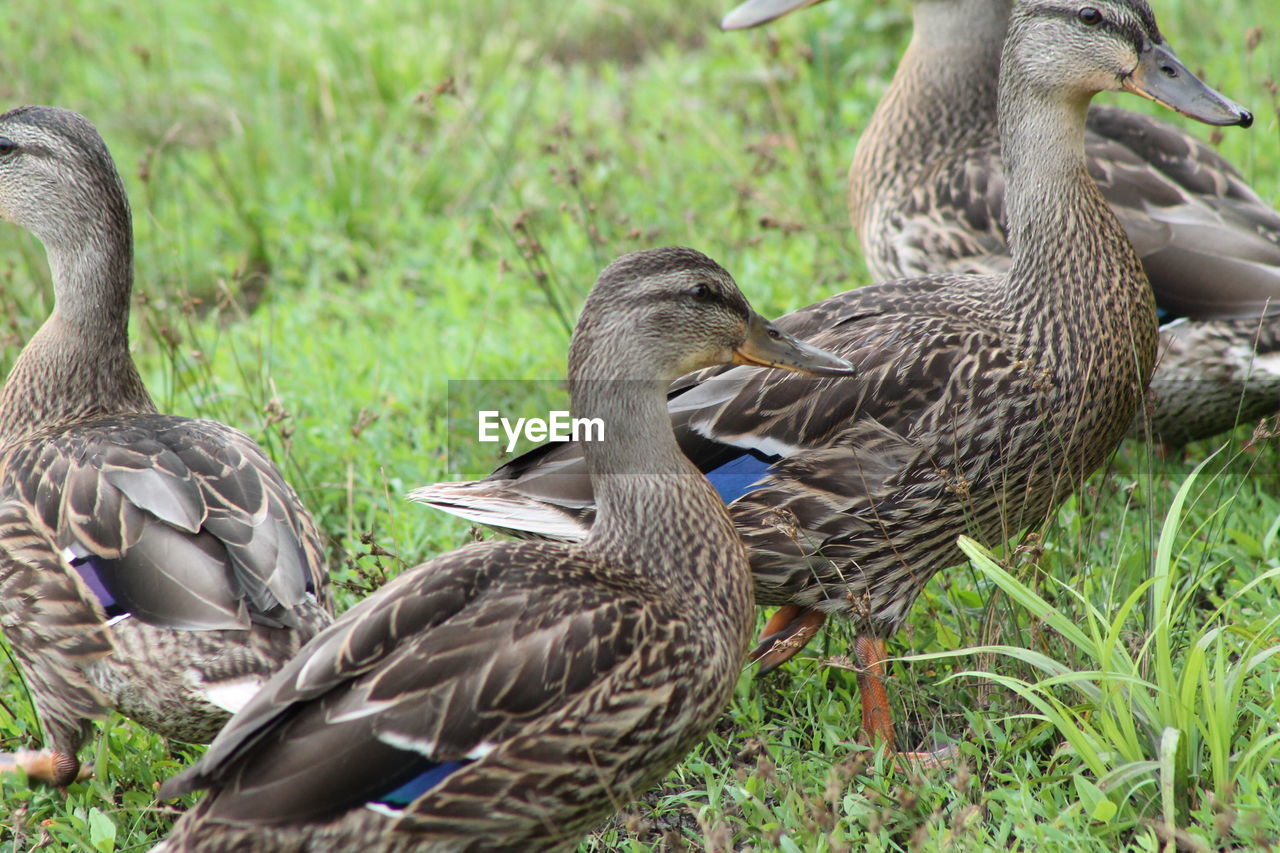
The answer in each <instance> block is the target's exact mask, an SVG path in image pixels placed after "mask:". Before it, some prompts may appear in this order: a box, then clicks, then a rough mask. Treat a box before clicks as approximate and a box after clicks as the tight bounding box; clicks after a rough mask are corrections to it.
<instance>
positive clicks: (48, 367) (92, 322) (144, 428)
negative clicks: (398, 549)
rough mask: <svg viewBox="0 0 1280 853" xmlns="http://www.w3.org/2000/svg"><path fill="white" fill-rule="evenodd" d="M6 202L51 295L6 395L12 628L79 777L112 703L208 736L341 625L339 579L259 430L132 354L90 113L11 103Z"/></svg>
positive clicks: (127, 255) (123, 270)
mask: <svg viewBox="0 0 1280 853" xmlns="http://www.w3.org/2000/svg"><path fill="white" fill-rule="evenodd" d="M35 187H38V188H39V191H36V190H34V189H33V188H35ZM0 213H3V215H4V218H6V219H8V220H10V221H13V222H15V223H17V224H20V225H23V226H25V227H27V228H28V229H30V230H32V231H33V232H34V233H35V234H36V236H37V237H39V238H40V239H41V241H42V242H43V243H44V245H45V248H46V250H47V252H48V255H49V260H50V266H51V268H52V271H53V278H54V289H55V308H54V311H53V313H52V314H51V316H50V317H49V318H48V320H47V321H46V322H45V323H44V325H43V326H42V327H41V328H40V330H39V331H38V332H37V333H36V335H35V336H34V337H33V338H32V340H31V341H30V342H29V343H28V344H27V346H26V347H25V348H24V349H23V351H22V353H21V354H20V355H19V357H18V359H17V361H16V362H15V364H14V365H13V368H12V370H11V371H10V374H9V377H8V379H7V380H6V382H5V385H4V388H3V390H2V391H0V627H3V629H4V633H5V636H6V638H7V639H8V641H9V644H10V646H11V647H12V649H13V651H14V654H15V657H16V658H17V659H18V661H19V663H20V665H21V669H22V672H23V675H24V676H25V678H26V680H27V683H28V685H29V687H30V690H31V694H32V697H33V698H34V700H35V704H36V710H37V713H38V715H39V717H40V720H41V723H42V725H43V727H44V730H45V737H46V741H47V743H48V745H49V746H51V747H52V749H53V751H54V755H55V760H54V766H55V768H57V769H56V771H55V774H54V777H53V778H51V779H48V780H47V781H52V782H55V783H58V784H65V783H66V782H68V781H71V780H72V779H74V778H75V776H76V773H77V771H78V761H77V760H76V758H75V754H76V751H77V750H78V749H79V748H80V746H81V745H82V744H83V742H84V739H85V737H86V736H87V734H88V732H89V731H90V728H91V725H90V723H91V721H92V720H95V719H100V718H102V717H103V716H104V715H105V714H106V713H107V712H108V711H110V710H117V711H119V712H121V713H123V714H125V715H126V716H130V717H132V718H133V719H135V720H137V721H138V722H140V723H142V724H143V725H146V726H148V727H150V728H152V729H154V730H156V731H158V732H161V733H162V734H165V735H168V736H170V737H174V738H177V739H180V740H189V741H201V742H207V741H208V740H210V739H211V738H212V737H213V735H214V734H215V733H216V732H217V731H218V729H219V728H220V727H221V726H222V724H223V723H225V722H226V720H227V719H228V718H229V717H230V715H231V711H232V710H234V709H236V708H239V707H241V706H242V705H243V704H244V703H245V702H247V701H248V698H249V697H250V696H251V695H252V693H253V692H254V691H255V690H256V687H257V686H260V684H261V683H262V682H263V681H264V680H265V679H266V677H267V676H268V675H270V674H271V673H272V672H274V671H275V670H276V669H278V668H279V666H280V665H281V664H282V663H284V661H285V660H287V659H288V658H289V657H291V656H292V655H293V654H294V653H295V652H296V651H297V650H298V649H299V648H300V647H301V646H302V644H303V643H305V642H306V641H307V640H308V639H310V638H311V636H312V635H314V634H315V633H316V631H318V630H319V629H320V628H321V627H323V626H324V625H326V624H328V622H329V621H330V619H331V617H330V603H329V599H328V590H327V574H326V572H325V568H324V557H323V549H322V546H321V543H320V540H319V536H318V534H317V531H316V528H315V524H314V522H313V521H312V520H311V518H310V516H309V515H308V514H307V512H306V510H305V509H304V508H303V506H302V504H301V503H300V501H299V500H298V497H297V495H296V494H295V493H294V491H293V490H292V489H291V488H290V487H289V485H288V484H287V483H286V482H285V481H284V479H283V478H282V477H281V476H280V473H279V471H278V470H277V469H276V468H275V466H274V465H273V464H272V463H271V461H270V460H269V459H268V458H267V457H266V455H265V454H264V453H263V452H262V450H261V448H259V447H258V446H257V444H256V443H255V442H254V441H253V440H252V439H250V438H249V437H248V436H246V435H244V434H243V433H241V432H239V431H237V430H234V429H232V428H230V427H228V426H225V425H224V424H220V423H217V422H214V421H208V420H198V419H190V418H181V417H176V416H171V415H164V414H160V413H159V412H157V411H156V408H155V405H154V403H153V402H152V400H151V397H150V396H149V395H148V393H147V391H146V388H145V387H144V386H143V383H142V380H141V378H140V376H139V375H138V372H137V369H136V367H135V366H134V363H133V360H132V357H131V356H130V354H129V349H128V332H127V327H128V311H129V293H130V289H131V285H132V273H133V269H132V260H133V259H132V228H131V222H130V218H129V208H128V202H127V199H126V198H125V195H124V188H123V185H122V184H121V182H120V179H119V176H118V174H117V173H116V170H115V166H114V164H113V163H112V161H111V157H110V154H109V153H108V152H107V150H106V146H105V145H104V144H103V143H102V140H101V138H100V137H99V136H98V134H97V132H96V130H95V129H94V128H93V126H92V125H91V124H90V123H89V122H88V121H87V120H85V119H84V118H83V117H81V116H78V115H76V114H75V113H71V112H68V111H66V110H59V109H56V108H52V107H24V108H20V109H17V110H12V111H10V112H8V113H6V114H4V115H3V116H0Z"/></svg>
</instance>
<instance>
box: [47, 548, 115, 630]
mask: <svg viewBox="0 0 1280 853" xmlns="http://www.w3.org/2000/svg"><path fill="white" fill-rule="evenodd" d="M62 556H63V557H65V558H66V560H67V562H68V563H69V564H70V565H71V568H73V569H75V570H76V574H78V575H80V579H81V580H83V581H84V582H85V584H86V585H87V586H88V587H89V589H90V590H92V591H93V594H94V597H96V598H97V599H98V603H99V604H101V605H102V609H103V610H105V611H106V613H107V617H108V618H114V617H116V616H123V615H125V614H126V613H128V612H129V611H127V610H125V608H124V606H123V605H121V604H120V601H119V600H118V599H117V597H116V595H115V593H114V592H112V591H111V580H112V578H111V568H110V566H109V565H108V563H107V561H105V560H103V559H102V558H100V557H99V556H98V555H97V554H85V555H84V556H77V555H76V553H75V551H74V550H72V549H71V548H67V549H65V550H64V551H63V552H62Z"/></svg>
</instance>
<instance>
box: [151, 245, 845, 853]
mask: <svg viewBox="0 0 1280 853" xmlns="http://www.w3.org/2000/svg"><path fill="white" fill-rule="evenodd" d="M731 362H737V363H740V364H741V363H746V364H767V365H773V366H776V367H785V368H788V369H790V370H799V371H802V372H809V373H815V374H819V375H847V374H849V373H851V372H852V368H851V367H850V366H849V364H848V362H845V361H843V360H841V359H837V358H835V357H834V356H830V355H828V354H826V353H824V352H822V351H820V350H818V349H815V348H813V347H811V346H808V345H806V344H802V343H800V342H798V341H794V340H793V339H791V338H789V337H788V336H786V335H783V334H782V333H780V332H778V331H777V330H776V329H774V328H773V327H771V326H770V325H768V324H767V323H766V322H765V321H764V320H762V319H761V318H760V317H759V315H757V314H755V313H753V312H752V311H751V309H750V307H749V306H748V305H747V302H746V300H745V299H744V298H743V296H742V294H741V293H740V292H739V291H738V288H737V286H736V285H735V284H734V282H733V279H732V278H730V276H729V274H728V273H726V272H725V271H724V270H723V269H722V268H721V267H720V266H719V265H718V264H716V263H715V262H714V261H712V260H711V259H710V258H707V257H706V256H705V255H702V254H699V253H698V252H695V251H693V250H691V249H656V250H650V251H645V252H636V253H633V254H630V255H626V256H624V257H622V258H620V259H619V260H617V261H615V262H614V263H613V264H611V265H610V266H609V267H608V269H606V270H605V271H604V272H603V273H602V274H601V276H600V279H599V281H598V282H597V283H596V286H595V287H594V288H593V289H592V291H591V294H590V295H589V296H588V297H587V301H586V304H585V305H584V306H583V309H582V316H581V317H580V318H579V319H578V324H577V328H576V329H575V331H574V334H573V341H572V343H571V345H570V349H569V391H570V397H571V401H572V408H573V411H574V414H575V415H576V416H577V417H582V418H599V419H600V420H601V421H602V422H603V424H604V435H603V440H600V441H592V442H587V443H585V445H584V447H583V450H584V464H585V465H586V471H587V477H588V478H589V480H590V482H591V484H592V485H593V487H594V489H595V494H596V495H597V496H598V498H599V504H598V506H599V511H598V514H597V519H596V523H595V525H594V526H593V527H592V529H591V532H590V533H589V534H588V535H587V537H586V538H585V540H584V541H583V542H581V543H580V544H578V543H575V544H565V543H560V542H521V543H510V542H482V543H478V544H474V545H471V546H469V547H466V548H462V549H460V550H457V551H454V552H452V553H450V554H445V555H443V556H440V557H437V558H435V559H433V560H431V561H430V562H427V563H424V564H422V565H421V566H418V567H417V568H415V569H410V570H409V571H407V572H405V573H404V574H403V575H401V576H400V577H398V578H396V579H395V580H394V581H392V582H391V583H390V584H388V585H387V586H386V587H384V588H383V589H381V590H379V591H378V592H376V593H375V594H373V595H372V596H370V597H369V598H368V599H366V600H364V601H362V602H361V603H360V604H359V605H357V606H356V607H355V608H353V609H352V610H351V611H349V612H348V613H346V614H344V615H343V616H342V617H341V618H339V619H338V620H337V622H335V623H334V625H333V626H332V627H331V628H329V629H328V630H327V631H325V632H324V633H323V634H321V635H320V636H319V637H317V638H316V639H315V640H313V641H312V642H311V644H310V645H308V646H307V647H306V648H304V649H303V650H302V651H301V652H300V653H299V655H298V656H297V657H296V658H295V659H294V660H293V661H292V662H291V663H290V664H289V665H288V666H287V667H285V669H284V670H282V671H281V672H280V674H279V675H277V676H276V677H275V679H273V680H272V681H271V682H270V683H269V684H267V686H266V687H265V688H263V690H262V692H261V693H260V694H259V695H258V696H257V698H255V699H254V700H253V701H252V702H251V703H250V705H249V706H248V707H247V708H245V710H244V711H242V712H241V713H240V714H238V715H237V716H236V717H235V718H234V719H233V720H232V721H231V723H230V724H228V726H227V728H226V729H225V730H224V731H223V733H222V734H221V735H219V736H218V739H217V740H215V741H214V743H213V746H211V747H210V748H209V752H208V753H207V754H206V755H205V757H204V758H203V759H202V760H201V761H200V762H199V763H197V764H196V765H195V766H194V767H193V768H191V769H190V770H188V771H186V772H185V773H183V774H181V775H180V776H177V777H175V778H174V779H172V780H170V782H168V783H167V784H166V785H165V787H164V788H163V790H162V792H161V794H162V796H169V795H172V794H175V793H180V792H183V791H189V790H193V789H198V788H210V789H212V792H211V793H210V794H209V795H208V796H207V797H206V798H205V799H204V800H202V801H201V802H200V803H199V804H198V805H197V806H196V807H195V809H194V810H193V811H192V812H191V813H190V814H188V815H187V816H186V817H184V818H183V819H182V821H181V822H180V823H179V824H178V826H177V827H176V828H175V830H174V833H173V836H172V837H171V839H170V840H169V841H168V842H167V843H166V844H165V845H164V846H163V847H162V848H160V849H163V850H167V851H197V850H199V851H228V853H230V851H237V853H238V851H244V850H273V851H329V850H361V851H409V850H414V851H446V850H447V851H463V850H468V851H476V850H485V851H490V853H494V851H511V853H535V851H547V850H570V849H572V848H574V847H575V846H576V845H577V843H578V840H579V839H580V837H581V836H582V834H583V833H585V832H587V831H588V830H590V829H591V828H592V827H593V826H594V825H595V824H596V823H598V822H599V821H601V820H602V819H604V818H605V817H606V816H608V815H609V814H611V813H612V812H613V811H614V810H615V809H617V808H618V806H619V805H621V804H623V803H626V802H628V801H629V800H631V799H633V798H634V797H635V796H636V795H638V794H640V793H641V792H643V791H644V790H645V789H646V788H648V787H649V786H650V785H652V784H654V783H655V782H657V781H658V779H660V778H661V777H662V776H663V775H664V774H665V773H666V772H667V771H668V770H670V769H671V767H672V766H673V765H674V764H675V763H676V762H677V761H679V760H680V758H681V757H682V756H683V755H684V754H685V752H687V751H688V750H689V748H690V747H691V746H693V744H694V743H695V742H697V741H698V740H699V739H700V738H701V737H702V736H703V735H704V734H706V732H707V730H708V729H709V728H710V727H711V725H712V723H713V722H714V721H715V719H716V718H717V717H718V716H719V715H720V712H721V711H722V710H723V709H724V706H725V705H726V703H727V702H728V701H729V697H730V695H731V693H732V690H733V686H734V684H735V682H736V681H737V676H738V672H739V670H740V668H741V661H742V655H743V653H744V652H745V651H746V646H747V641H748V638H749V635H750V630H751V623H752V621H753V608H752V606H751V575H750V572H749V570H748V565H747V556H746V552H745V551H744V550H743V547H742V543H741V541H740V540H739V539H738V536H737V533H736V532H735V530H734V527H733V523H732V522H731V521H730V520H729V516H728V514H727V513H726V511H725V508H724V504H723V503H722V502H721V501H720V499H719V497H718V496H717V495H716V492H715V491H714V490H713V489H712V488H711V486H710V485H709V484H708V483H707V480H706V478H704V477H703V476H702V475H701V474H700V473H698V470H697V469H696V468H695V467H694V466H693V465H692V464H690V462H689V460H688V459H687V458H685V456H684V455H683V454H681V452H680V448H679V446H678V445H677V444H676V442H675V439H674V437H673V435H672V431H671V423H670V421H669V420H668V417H667V409H666V389H667V385H668V384H669V383H670V382H671V381H672V380H673V379H674V378H676V377H677V376H679V375H681V374H683V373H685V372H687V371H689V370H693V369H697V368H700V367H705V366H708V365H716V364H727V363H731Z"/></svg>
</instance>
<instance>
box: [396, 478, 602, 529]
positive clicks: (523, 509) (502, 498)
mask: <svg viewBox="0 0 1280 853" xmlns="http://www.w3.org/2000/svg"><path fill="white" fill-rule="evenodd" d="M408 497H409V500H411V501H415V502H417V503H421V504H426V505H427V506H430V507H434V508H435V509H438V510H440V511H441V512H447V513H449V514H450V515H456V516H458V517H459V518H465V519H466V520H467V521H471V522H475V523H476V524H484V525H487V526H489V527H501V528H505V529H507V530H520V531H524V532H526V533H534V534H537V535H538V536H546V537H549V538H552V539H571V540H572V539H583V538H585V537H586V535H587V531H588V529H589V528H588V527H587V526H586V525H585V524H583V523H582V522H581V521H579V520H577V519H575V518H574V517H573V516H571V515H569V514H567V513H565V512H564V511H562V510H559V509H556V508H554V507H551V506H549V505H547V504H544V503H541V502H539V501H535V500H531V499H529V498H526V497H524V496H522V495H518V494H512V493H508V494H502V493H499V492H496V491H495V490H494V489H493V488H491V487H489V488H480V484H478V483H436V484H435V485H432V486H423V487H421V488H418V489H414V490H413V491H412V492H410V493H409V495H408Z"/></svg>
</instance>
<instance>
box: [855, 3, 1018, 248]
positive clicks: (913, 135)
mask: <svg viewBox="0 0 1280 853" xmlns="http://www.w3.org/2000/svg"><path fill="white" fill-rule="evenodd" d="M1011 7H1012V0H952V2H936V0H920V1H919V2H916V3H914V4H913V7H912V21H913V30H912V35H911V43H910V45H908V47H907V50H906V53H904V54H903V56H902V60H901V62H899V64H898V70H897V71H896V72H895V73H894V76H893V81H892V82H891V83H890V84H889V88H888V90H887V91H886V92H885V95H884V98H882V99H881V101H880V104H879V106H877V107H876V111H875V113H874V114H873V115H872V117H871V121H870V122H869V123H868V125H867V127H866V130H865V131H864V132H863V134H862V137H861V138H860V139H859V140H858V147H857V149H856V151H855V152H854V156H853V164H852V166H851V168H850V170H849V210H850V215H851V217H852V219H853V225H854V228H856V229H857V230H858V231H859V237H860V238H862V240H863V243H864V244H865V243H867V236H868V234H869V233H872V232H870V231H869V230H868V229H869V228H870V225H871V217H872V216H873V211H874V208H875V206H876V204H877V203H878V202H883V203H886V204H891V205H896V201H894V198H893V197H894V196H895V195H896V194H897V192H899V191H903V190H905V188H907V187H910V186H913V185H914V183H915V181H916V178H917V176H918V174H919V173H920V171H921V170H923V169H925V168H928V167H929V166H930V164H932V163H933V162H934V161H935V160H937V158H939V157H942V156H945V155H946V154H947V152H950V151H955V150H967V148H968V147H969V146H968V145H967V144H966V143H965V140H967V139H971V138H974V137H991V138H994V135H995V132H996V92H997V78H998V77H999V71H1000V46H1001V44H1002V43H1003V41H1004V34H1005V30H1006V29H1007V27H1008V23H1009V10H1010V8H1011Z"/></svg>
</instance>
